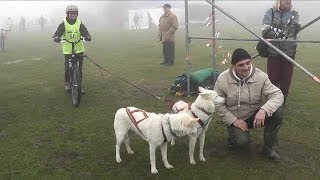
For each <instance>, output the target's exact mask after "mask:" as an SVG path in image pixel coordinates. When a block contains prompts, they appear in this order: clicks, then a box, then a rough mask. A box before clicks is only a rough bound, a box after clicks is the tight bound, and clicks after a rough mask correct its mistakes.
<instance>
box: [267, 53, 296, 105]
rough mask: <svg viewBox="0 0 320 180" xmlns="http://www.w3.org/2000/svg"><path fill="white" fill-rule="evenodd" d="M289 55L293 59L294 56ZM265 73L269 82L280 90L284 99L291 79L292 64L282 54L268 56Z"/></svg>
mask: <svg viewBox="0 0 320 180" xmlns="http://www.w3.org/2000/svg"><path fill="white" fill-rule="evenodd" d="M290 57H291V58H292V59H293V60H294V59H295V56H290ZM267 73H268V76H269V79H270V81H271V83H272V84H274V85H275V86H277V87H278V88H279V89H280V90H281V91H282V93H283V95H284V97H285V99H286V98H287V96H288V94H289V87H290V84H291V80H292V74H293V64H292V63H290V62H289V61H288V60H286V59H285V58H284V57H282V56H270V57H268V62H267Z"/></svg>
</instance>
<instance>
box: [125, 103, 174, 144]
mask: <svg viewBox="0 0 320 180" xmlns="http://www.w3.org/2000/svg"><path fill="white" fill-rule="evenodd" d="M126 112H127V114H128V116H129V118H130V120H131V122H132V123H133V125H134V126H135V127H136V128H137V129H138V131H139V132H140V133H141V134H142V136H144V134H143V133H142V131H141V130H140V128H139V126H138V124H139V123H140V122H142V121H143V120H145V119H147V118H148V117H149V116H148V115H147V113H146V111H145V110H141V109H135V110H132V111H130V109H129V108H126ZM135 112H142V113H143V116H144V118H142V119H140V120H138V121H137V120H136V119H135V118H134V116H133V113H135ZM161 131H162V135H163V139H164V142H168V139H167V136H166V135H165V133H164V130H163V126H162V124H161Z"/></svg>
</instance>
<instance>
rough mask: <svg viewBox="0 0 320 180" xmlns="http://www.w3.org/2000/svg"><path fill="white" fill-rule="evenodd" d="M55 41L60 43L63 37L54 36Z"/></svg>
mask: <svg viewBox="0 0 320 180" xmlns="http://www.w3.org/2000/svg"><path fill="white" fill-rule="evenodd" d="M53 41H54V42H56V43H60V41H61V38H60V37H53Z"/></svg>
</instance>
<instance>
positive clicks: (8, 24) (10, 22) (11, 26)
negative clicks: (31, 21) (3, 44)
mask: <svg viewBox="0 0 320 180" xmlns="http://www.w3.org/2000/svg"><path fill="white" fill-rule="evenodd" d="M6 30H7V31H14V30H15V29H14V22H13V19H12V18H11V17H8V19H7V21H6Z"/></svg>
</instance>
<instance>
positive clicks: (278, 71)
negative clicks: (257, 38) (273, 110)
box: [262, 0, 301, 102]
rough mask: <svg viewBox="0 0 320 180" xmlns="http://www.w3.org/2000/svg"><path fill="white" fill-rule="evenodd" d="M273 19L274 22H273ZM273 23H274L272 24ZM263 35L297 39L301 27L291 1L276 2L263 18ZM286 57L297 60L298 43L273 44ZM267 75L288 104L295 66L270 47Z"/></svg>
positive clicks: (277, 0) (278, 0)
mask: <svg viewBox="0 0 320 180" xmlns="http://www.w3.org/2000/svg"><path fill="white" fill-rule="evenodd" d="M272 19H273V20H272ZM271 21H272V22H271ZM262 24H263V25H262V35H263V37H264V38H267V39H283V38H285V39H296V38H297V37H296V35H297V33H298V32H299V29H300V27H301V25H300V23H299V14H298V12H297V11H296V10H294V9H293V8H292V4H291V0H276V3H275V5H274V6H273V8H271V9H269V10H268V11H267V12H266V13H265V15H264V18H263V22H262ZM272 44H273V45H274V46H276V47H277V48H278V49H280V50H281V51H282V52H284V53H285V54H286V55H288V56H289V57H291V58H292V59H293V60H294V59H295V55H296V49H297V42H283V41H282V42H272ZM268 51H269V57H268V62H267V73H268V75H269V78H270V80H271V82H272V83H273V84H274V85H276V86H277V87H279V88H280V89H281V91H282V93H283V95H284V101H285V102H286V100H287V97H288V94H289V87H290V84H291V79H292V74H293V64H292V63H290V62H289V61H288V60H286V59H285V58H284V57H283V56H281V55H280V54H278V53H277V52H276V51H275V50H273V49H272V48H270V47H269V49H268Z"/></svg>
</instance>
